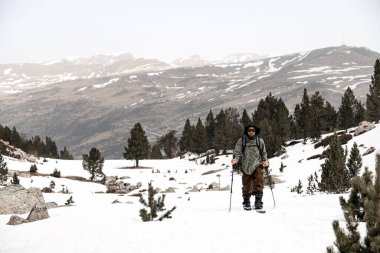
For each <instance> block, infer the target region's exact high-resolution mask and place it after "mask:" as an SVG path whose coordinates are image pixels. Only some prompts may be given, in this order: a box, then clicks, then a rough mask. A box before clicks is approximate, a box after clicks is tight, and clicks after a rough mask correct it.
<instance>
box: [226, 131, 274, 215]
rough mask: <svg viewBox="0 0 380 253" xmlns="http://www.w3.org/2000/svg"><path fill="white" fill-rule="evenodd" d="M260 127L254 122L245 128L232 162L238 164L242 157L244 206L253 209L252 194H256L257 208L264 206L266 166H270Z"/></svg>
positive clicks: (255, 206) (246, 208)
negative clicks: (260, 134) (260, 135)
mask: <svg viewBox="0 0 380 253" xmlns="http://www.w3.org/2000/svg"><path fill="white" fill-rule="evenodd" d="M259 133H260V128H258V127H257V126H254V125H252V124H250V125H248V126H246V127H245V129H244V136H243V137H242V138H240V139H239V140H238V141H237V143H236V146H235V149H234V159H232V161H231V163H232V164H233V165H234V164H236V163H237V162H238V161H239V159H240V158H241V163H242V170H243V175H242V183H243V187H242V191H243V207H244V209H245V210H251V202H250V198H251V195H254V196H255V205H254V208H255V209H262V208H263V201H262V199H263V189H264V175H263V174H264V167H268V166H269V162H268V160H267V152H266V149H265V143H264V141H263V139H261V138H260V137H258V135H259Z"/></svg>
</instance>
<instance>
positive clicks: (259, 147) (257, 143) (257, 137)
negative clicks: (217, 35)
mask: <svg viewBox="0 0 380 253" xmlns="http://www.w3.org/2000/svg"><path fill="white" fill-rule="evenodd" d="M255 139H256V146H257V149H258V150H259V152H260V157H261V160H263V150H262V148H261V145H260V138H259V136H255Z"/></svg>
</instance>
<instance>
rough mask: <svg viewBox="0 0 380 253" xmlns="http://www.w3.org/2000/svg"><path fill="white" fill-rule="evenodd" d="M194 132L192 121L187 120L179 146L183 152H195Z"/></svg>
mask: <svg viewBox="0 0 380 253" xmlns="http://www.w3.org/2000/svg"><path fill="white" fill-rule="evenodd" d="M193 135H194V133H193V131H192V127H191V124H190V120H189V119H186V123H185V126H184V128H183V131H182V136H181V139H180V141H179V146H180V150H181V151H184V152H186V151H190V152H192V151H193V150H192V149H193V146H194V144H193Z"/></svg>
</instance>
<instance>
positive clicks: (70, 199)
mask: <svg viewBox="0 0 380 253" xmlns="http://www.w3.org/2000/svg"><path fill="white" fill-rule="evenodd" d="M74 203H75V202H74V200H73V196H70V198H69V199H68V200H66V203H65V205H66V206H71V205H72V204H74Z"/></svg>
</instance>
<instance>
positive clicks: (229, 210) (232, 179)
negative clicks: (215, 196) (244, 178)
mask: <svg viewBox="0 0 380 253" xmlns="http://www.w3.org/2000/svg"><path fill="white" fill-rule="evenodd" d="M233 183H234V170H233V169H232V170H231V192H230V208H229V209H228V212H231V201H232V185H233Z"/></svg>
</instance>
